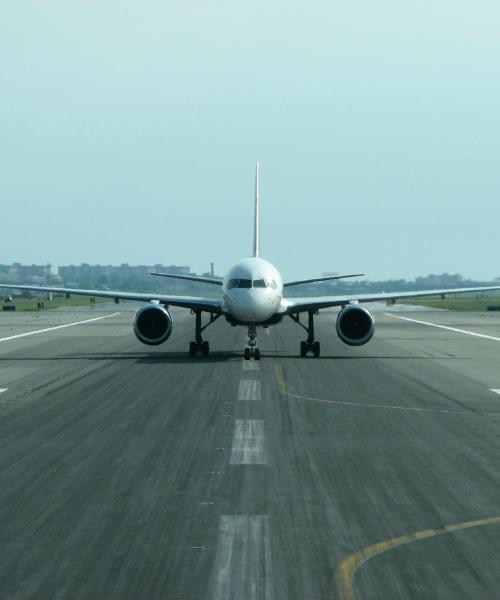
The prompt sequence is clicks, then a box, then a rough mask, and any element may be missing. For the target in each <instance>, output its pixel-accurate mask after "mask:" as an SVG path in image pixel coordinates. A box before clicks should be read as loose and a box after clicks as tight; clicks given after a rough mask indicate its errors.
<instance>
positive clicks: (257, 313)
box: [230, 290, 275, 323]
mask: <svg viewBox="0 0 500 600" xmlns="http://www.w3.org/2000/svg"><path fill="white" fill-rule="evenodd" d="M230 308H231V312H232V313H233V315H234V316H235V317H236V318H237V319H238V320H240V321H243V322H257V323H258V322H262V321H266V320H267V319H269V318H270V317H271V316H272V315H273V313H274V312H275V311H274V307H273V305H272V302H271V299H270V298H268V297H267V295H266V294H262V293H259V291H257V290H248V291H247V290H245V291H244V293H239V294H238V295H237V297H236V298H234V300H233V302H232V303H231V307H230Z"/></svg>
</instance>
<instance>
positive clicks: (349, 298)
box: [283, 285, 500, 315]
mask: <svg viewBox="0 0 500 600" xmlns="http://www.w3.org/2000/svg"><path fill="white" fill-rule="evenodd" d="M494 290H500V285H495V286H487V287H470V288H454V289H441V290H422V291H415V292H388V293H385V292H381V293H375V294H357V295H355V294H352V295H343V296H316V297H310V298H284V299H283V305H284V307H285V311H284V314H285V315H289V314H294V313H299V312H304V311H308V310H319V309H320V308H329V307H332V306H343V305H344V304H349V303H350V302H385V301H387V300H390V301H392V303H393V304H394V302H396V301H397V300H399V299H406V298H421V297H424V296H440V295H441V296H444V295H446V294H465V293H467V292H490V291H494Z"/></svg>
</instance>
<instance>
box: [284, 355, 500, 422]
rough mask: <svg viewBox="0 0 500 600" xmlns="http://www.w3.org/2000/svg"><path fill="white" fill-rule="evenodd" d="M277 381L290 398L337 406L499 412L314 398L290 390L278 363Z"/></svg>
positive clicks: (473, 414)
mask: <svg viewBox="0 0 500 600" xmlns="http://www.w3.org/2000/svg"><path fill="white" fill-rule="evenodd" d="M275 368H276V381H277V383H278V389H279V390H280V392H281V393H282V394H283V395H284V396H288V397H289V398H296V399H297V400H309V401H311V402H320V403H322V404H335V405H337V406H358V407H361V408H387V409H391V410H406V411H412V412H425V413H439V414H450V415H467V416H470V417H495V416H497V415H498V412H479V411H472V410H446V409H444V408H422V407H418V406H398V405H395V404H370V403H368V402H346V401H343V400H324V399H323V398H313V397H311V396H301V395H300V394H294V393H292V392H290V391H289V390H288V386H287V383H286V381H285V376H284V374H283V369H282V368H281V367H280V366H279V365H276V367H275Z"/></svg>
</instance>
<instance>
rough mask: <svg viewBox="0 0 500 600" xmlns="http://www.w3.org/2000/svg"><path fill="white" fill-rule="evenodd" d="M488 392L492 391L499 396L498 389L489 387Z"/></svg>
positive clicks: (499, 391) (499, 390)
mask: <svg viewBox="0 0 500 600" xmlns="http://www.w3.org/2000/svg"><path fill="white" fill-rule="evenodd" d="M490 392H493V393H494V394H498V395H499V396H500V389H495V388H491V389H490Z"/></svg>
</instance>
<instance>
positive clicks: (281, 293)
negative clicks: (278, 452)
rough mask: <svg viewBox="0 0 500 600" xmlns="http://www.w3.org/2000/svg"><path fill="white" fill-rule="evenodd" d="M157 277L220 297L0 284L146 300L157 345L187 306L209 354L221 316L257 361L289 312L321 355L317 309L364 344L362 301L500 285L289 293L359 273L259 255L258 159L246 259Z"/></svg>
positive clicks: (197, 346)
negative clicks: (294, 266)
mask: <svg viewBox="0 0 500 600" xmlns="http://www.w3.org/2000/svg"><path fill="white" fill-rule="evenodd" d="M151 275H154V276H157V277H166V278H175V279H184V280H188V281H196V282H203V283H208V284H210V285H214V286H219V287H220V292H221V294H220V296H219V297H218V298H203V297H193V296H174V295H169V294H157V293H154V292H152V293H149V294H142V293H133V292H120V291H103V290H82V289H72V288H59V287H48V286H43V287H42V286H30V285H9V284H2V283H0V288H8V289H17V290H30V291H38V292H49V293H50V292H53V293H63V294H66V295H67V296H69V295H71V294H75V295H81V296H97V297H101V298H111V299H115V300H117V301H119V300H128V301H138V302H145V303H146V304H144V306H142V307H140V308H139V309H138V310H137V311H136V313H135V316H134V321H133V329H134V333H135V335H136V337H137V339H138V340H139V341H141V342H142V343H143V344H147V345H150V346H156V345H159V344H162V343H163V342H165V341H167V340H168V338H169V337H170V336H171V334H172V329H173V320H172V315H171V314H170V311H169V308H170V306H178V307H182V308H187V309H190V310H191V311H192V313H194V315H195V339H194V341H192V342H190V344H189V353H190V355H191V356H195V355H202V356H208V354H209V351H210V346H209V342H208V341H206V340H204V339H203V336H202V333H203V332H204V331H205V330H206V329H207V327H209V326H210V325H211V324H212V323H214V322H215V321H216V320H217V319H219V318H220V317H224V318H225V319H226V321H228V322H229V323H230V324H231V325H233V326H243V327H246V328H247V330H248V345H247V347H246V348H245V349H244V358H245V360H250V359H251V358H253V359H254V360H260V358H261V353H260V350H259V348H258V347H257V328H258V327H268V326H270V325H276V324H278V323H280V322H281V321H282V320H283V319H284V318H285V317H290V318H291V319H292V320H293V321H295V323H297V325H299V326H301V327H302V328H303V329H305V331H306V332H307V339H306V340H305V341H303V342H301V344H300V356H301V357H306V356H308V355H312V356H314V357H316V358H317V357H319V356H320V350H321V349H320V342H319V341H318V340H316V337H315V330H314V317H315V316H316V315H317V314H318V313H319V311H320V310H321V309H324V308H330V307H341V310H340V312H339V313H338V316H337V321H336V330H337V334H338V336H339V338H340V339H341V340H342V342H344V343H345V344H348V345H350V346H362V345H363V344H366V343H368V342H369V341H370V340H371V338H372V337H373V334H374V331H375V319H374V316H373V313H372V311H371V310H370V309H369V308H368V307H367V306H365V305H364V303H370V302H377V301H379V302H380V301H384V302H389V303H392V304H394V303H395V302H396V300H398V299H400V298H418V297H423V296H435V295H441V297H445V296H446V294H462V293H465V292H485V291H491V290H500V285H497V286H487V287H469V288H455V289H434V290H422V291H414V292H390V293H384V292H382V293H373V294H358V295H351V294H344V295H339V296H316V297H304V298H287V297H286V296H285V290H286V289H287V288H290V287H292V286H297V285H302V284H305V283H314V282H320V281H330V280H334V279H344V278H348V277H359V276H361V275H362V274H361V273H357V274H351V275H335V276H333V275H332V276H327V277H314V278H311V279H301V280H296V281H287V282H284V281H283V279H282V277H281V275H280V273H279V271H278V269H277V268H276V267H275V266H274V265H273V264H271V263H270V262H268V261H267V260H264V259H263V258H261V256H260V190H259V163H257V165H256V169H255V216H254V240H253V253H252V256H251V257H250V258H244V259H242V260H239V261H238V262H237V263H236V264H234V265H233V266H232V267H231V268H230V269H229V272H228V273H227V275H226V276H225V277H224V279H223V280H222V281H221V280H220V279H215V278H211V277H197V276H193V275H178V274H171V273H151ZM202 313H208V315H209V319H208V321H207V322H206V323H205V324H204V325H203V324H202ZM302 313H307V317H308V318H307V325H306V324H304V323H302V322H301V320H300V315H301V314H302Z"/></svg>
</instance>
